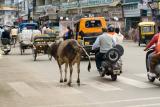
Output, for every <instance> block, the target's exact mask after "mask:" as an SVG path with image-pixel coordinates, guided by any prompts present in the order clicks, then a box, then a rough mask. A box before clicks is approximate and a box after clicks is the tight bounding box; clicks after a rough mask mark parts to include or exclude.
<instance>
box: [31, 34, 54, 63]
mask: <svg viewBox="0 0 160 107" xmlns="http://www.w3.org/2000/svg"><path fill="white" fill-rule="evenodd" d="M55 40H56V36H46V35H45V36H43V35H42V36H36V37H34V38H33V48H32V53H33V59H34V61H36V59H37V56H38V55H40V54H41V55H43V54H48V58H49V60H51V59H52V56H51V55H50V47H49V45H50V44H52V43H53V42H54V41H55Z"/></svg>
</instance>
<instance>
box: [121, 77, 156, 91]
mask: <svg viewBox="0 0 160 107" xmlns="http://www.w3.org/2000/svg"><path fill="white" fill-rule="evenodd" d="M118 80H119V81H120V82H122V83H124V84H127V85H131V86H134V87H137V88H154V87H158V86H156V85H153V84H149V83H145V82H141V81H137V80H134V79H130V78H126V77H122V76H120V77H118Z"/></svg>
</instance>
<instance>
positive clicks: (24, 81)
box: [0, 42, 160, 107]
mask: <svg viewBox="0 0 160 107" xmlns="http://www.w3.org/2000/svg"><path fill="white" fill-rule="evenodd" d="M124 47H125V55H124V56H123V58H122V59H123V74H122V75H120V76H119V77H118V80H117V81H114V82H113V81H111V79H110V77H107V76H106V77H104V78H101V77H99V74H98V72H97V71H96V68H95V62H94V60H93V61H92V69H91V72H88V71H87V64H88V61H82V62H81V75H80V77H81V86H80V87H79V86H77V84H76V79H77V72H76V67H74V73H73V83H72V84H73V85H72V87H68V86H67V85H66V84H64V83H62V84H60V83H59V69H58V66H57V63H56V62H55V60H52V61H49V60H48V56H47V55H41V56H38V60H37V61H35V62H34V61H33V56H32V54H31V51H30V50H27V51H26V54H25V55H20V52H19V48H18V47H17V48H13V49H12V52H11V53H10V55H7V56H4V55H2V56H0V107H159V106H160V82H159V81H155V82H154V83H149V82H148V80H147V76H146V69H145V52H144V51H143V49H144V47H143V46H142V47H138V45H137V44H135V43H132V42H124Z"/></svg>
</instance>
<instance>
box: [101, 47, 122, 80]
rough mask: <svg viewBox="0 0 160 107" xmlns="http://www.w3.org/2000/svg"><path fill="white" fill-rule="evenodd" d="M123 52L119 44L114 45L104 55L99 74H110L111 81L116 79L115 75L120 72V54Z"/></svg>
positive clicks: (102, 75)
mask: <svg viewBox="0 0 160 107" xmlns="http://www.w3.org/2000/svg"><path fill="white" fill-rule="evenodd" d="M123 54H124V49H123V47H122V46H121V45H116V46H115V47H114V48H112V49H110V50H109V51H108V52H107V53H106V54H105V55H104V61H102V64H101V65H102V66H101V70H100V71H99V74H100V76H101V77H104V76H105V75H107V76H111V79H112V81H116V80H117V75H120V74H121V73H122V60H121V56H122V55H123Z"/></svg>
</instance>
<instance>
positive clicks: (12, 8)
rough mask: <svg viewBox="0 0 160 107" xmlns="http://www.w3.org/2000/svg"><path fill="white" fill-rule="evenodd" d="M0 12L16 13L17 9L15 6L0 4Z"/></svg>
mask: <svg viewBox="0 0 160 107" xmlns="http://www.w3.org/2000/svg"><path fill="white" fill-rule="evenodd" d="M0 10H8V11H16V10H17V8H16V6H15V5H6V4H0Z"/></svg>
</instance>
